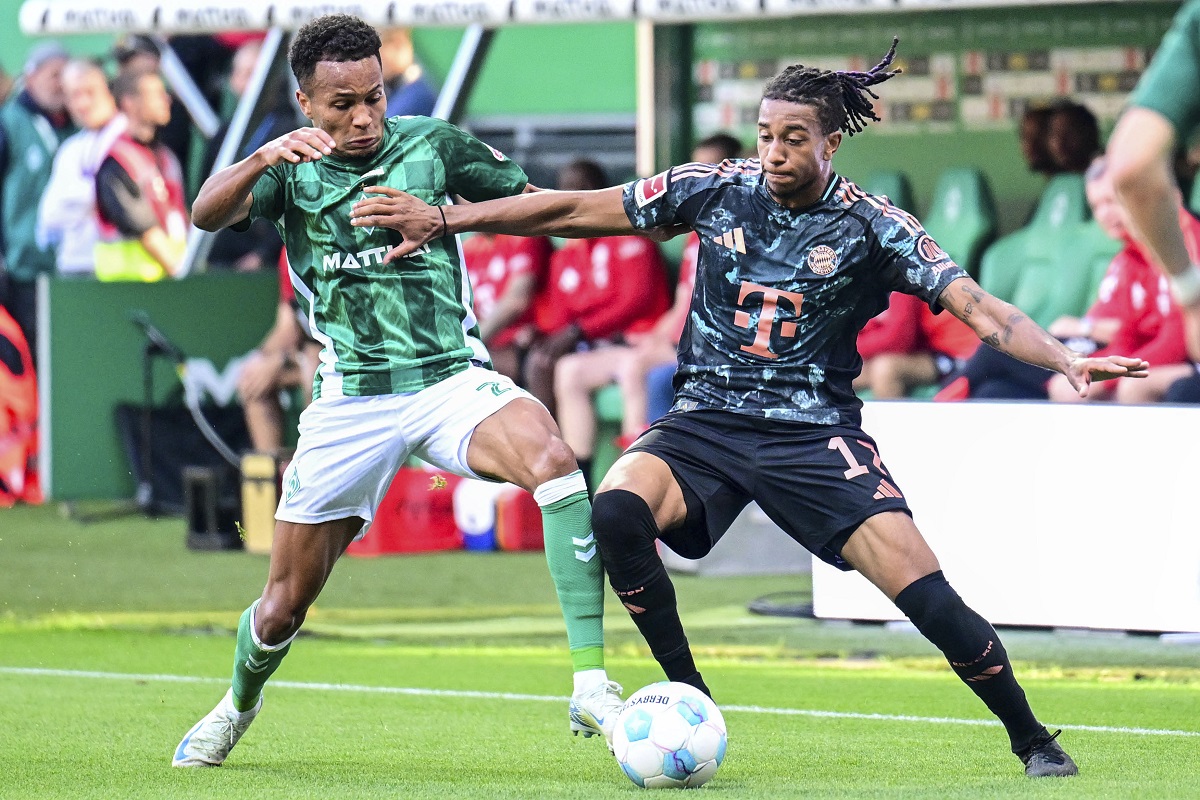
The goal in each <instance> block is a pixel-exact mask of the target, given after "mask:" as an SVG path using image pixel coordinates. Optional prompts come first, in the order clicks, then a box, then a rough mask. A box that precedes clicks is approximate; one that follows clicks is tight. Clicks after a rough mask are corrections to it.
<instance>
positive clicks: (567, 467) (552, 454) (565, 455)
mask: <svg viewBox="0 0 1200 800" xmlns="http://www.w3.org/2000/svg"><path fill="white" fill-rule="evenodd" d="M577 469H579V465H578V463H577V462H576V461H575V453H574V451H572V450H571V447H570V446H569V445H568V444H567V443H566V442H564V441H563V440H562V438H561V437H558V436H549V437H548V439H547V441H546V443H545V445H544V446H542V447H540V448H539V449H538V453H537V455H536V456H535V457H534V459H533V461H532V462H531V463H530V464H529V470H530V472H531V473H532V476H533V485H534V486H540V485H541V484H543V483H546V482H547V481H552V480H554V479H555V478H561V477H562V476H564V475H570V474H571V473H572V472H574V471H575V470H577Z"/></svg>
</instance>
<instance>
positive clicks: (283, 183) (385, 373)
mask: <svg viewBox="0 0 1200 800" xmlns="http://www.w3.org/2000/svg"><path fill="white" fill-rule="evenodd" d="M528 182H529V179H528V177H527V176H526V175H525V172H524V171H523V170H522V169H521V168H520V167H518V166H517V165H516V164H514V163H513V162H512V161H510V160H509V159H507V158H505V157H504V155H503V154H501V153H500V152H499V151H497V150H495V149H493V148H491V147H488V146H487V145H485V144H484V143H483V142H480V141H479V140H478V139H476V138H474V137H473V136H470V135H469V134H467V133H465V132H464V131H462V130H459V129H458V128H456V127H454V126H453V125H451V124H449V123H447V122H443V121H441V120H436V119H430V118H428V117H392V118H390V119H388V120H386V121H385V123H384V132H383V141H382V143H381V144H380V147H379V150H378V151H377V152H376V153H375V155H373V156H371V157H370V158H364V159H343V158H337V157H335V156H325V157H324V158H322V159H320V160H319V161H313V162H308V163H302V164H290V163H286V162H285V163H282V164H278V165H276V166H274V167H271V168H270V169H268V170H267V171H266V172H265V173H264V174H263V176H262V177H261V178H259V180H258V183H256V184H255V186H254V191H253V195H254V202H253V205H252V207H251V211H250V216H251V217H263V218H265V219H269V220H271V221H272V222H273V223H275V226H276V227H277V228H278V229H279V233H280V235H281V236H282V237H283V240H284V243H285V244H286V246H287V255H288V260H289V261H290V262H291V271H292V275H293V279H292V283H293V285H294V286H295V288H296V300H297V301H298V302H299V303H300V306H301V309H302V310H303V312H304V314H305V315H306V316H307V317H308V322H309V327H310V330H311V332H312V335H313V337H314V338H315V339H316V340H317V341H319V342H320V343H321V344H322V345H324V349H323V350H322V352H321V366H320V368H319V369H318V370H317V377H316V380H315V382H314V388H313V397H318V396H321V395H324V396H326V397H336V396H342V395H353V396H362V395H378V394H397V393H401V392H413V391H418V390H420V389H424V388H426V387H428V386H432V385H433V384H435V383H437V382H438V381H440V380H443V379H444V378H447V377H449V376H450V375H453V374H455V373H456V372H459V371H460V370H463V369H466V367H467V366H468V365H469V364H470V362H471V361H472V360H477V361H484V362H486V361H488V360H489V359H488V354H487V350H486V349H485V348H484V346H483V342H482V341H481V340H480V339H479V330H478V326H477V324H476V320H475V314H474V312H473V311H472V307H471V285H470V282H469V281H468V279H467V270H466V267H465V265H464V264H463V258H462V251H461V249H460V248H459V243H458V239H457V237H442V238H440V239H436V240H434V241H432V242H430V243H429V244H428V245H426V246H424V247H422V248H420V250H418V251H417V252H415V253H413V254H411V255H410V256H408V257H407V258H404V259H400V260H397V261H393V262H392V263H390V264H385V263H383V256H384V254H385V253H387V251H388V250H389V249H391V248H392V247H395V246H396V245H397V244H399V243H400V241H401V240H400V234H398V233H396V232H395V231H391V230H387V229H385V228H356V227H354V226H352V225H351V224H350V207H351V206H352V205H354V203H355V202H356V201H358V200H359V199H361V198H362V197H363V187H366V186H390V187H392V188H394V189H400V190H401V191H405V192H408V193H409V194H411V195H413V196H415V197H418V198H420V199H421V200H424V201H425V202H426V203H430V204H431V205H442V204H444V203H448V202H450V201H449V199H448V196H449V195H451V194H455V195H459V196H460V197H464V198H466V199H467V200H470V201H473V202H477V201H481V200H491V199H494V198H497V197H507V196H509V195H514V194H519V193H520V192H521V191H523V190H524V189H525V186H526V184H527V183H528Z"/></svg>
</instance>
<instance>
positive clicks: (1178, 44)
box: [1129, 0, 1200, 139]
mask: <svg viewBox="0 0 1200 800" xmlns="http://www.w3.org/2000/svg"><path fill="white" fill-rule="evenodd" d="M1129 103H1130V105H1134V106H1138V107H1140V108H1148V109H1150V110H1151V111H1157V112H1158V113H1160V114H1162V115H1163V116H1164V117H1166V118H1167V120H1168V121H1169V122H1170V123H1171V125H1173V126H1174V127H1175V134H1176V136H1177V137H1178V138H1180V139H1186V138H1187V137H1188V136H1190V135H1191V133H1192V131H1194V130H1195V129H1196V128H1197V126H1200V0H1189V2H1188V3H1187V4H1186V5H1184V6H1183V8H1181V9H1179V12H1178V13H1176V15H1175V19H1174V21H1172V23H1171V28H1170V30H1168V31H1167V33H1166V35H1165V36H1164V37H1163V40H1162V44H1161V45H1160V46H1159V48H1158V52H1157V53H1155V54H1154V59H1153V60H1152V61H1151V62H1150V66H1148V67H1147V68H1146V71H1145V72H1144V73H1143V74H1142V78H1141V80H1139V81H1138V85H1137V88H1135V89H1134V90H1133V95H1132V96H1131V97H1130V98H1129Z"/></svg>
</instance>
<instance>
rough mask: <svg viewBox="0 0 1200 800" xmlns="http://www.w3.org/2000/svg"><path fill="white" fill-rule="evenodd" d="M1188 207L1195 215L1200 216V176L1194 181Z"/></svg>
mask: <svg viewBox="0 0 1200 800" xmlns="http://www.w3.org/2000/svg"><path fill="white" fill-rule="evenodd" d="M1187 206H1188V208H1189V209H1191V212H1192V213H1193V214H1200V175H1197V176H1196V178H1195V179H1194V180H1193V181H1192V191H1191V194H1189V195H1188V203H1187Z"/></svg>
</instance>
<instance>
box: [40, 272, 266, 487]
mask: <svg viewBox="0 0 1200 800" xmlns="http://www.w3.org/2000/svg"><path fill="white" fill-rule="evenodd" d="M47 286H48V288H49V299H50V309H51V310H50V314H49V321H48V334H49V337H50V358H49V364H50V368H49V372H48V374H46V375H43V384H42V385H43V392H44V397H43V399H42V408H43V409H48V411H49V414H48V418H47V419H44V420H43V430H44V431H46V432H47V433H48V440H43V454H44V456H43V457H44V458H48V459H49V476H50V483H49V486H48V487H47V489H48V493H49V495H50V496H51V497H52V498H53V499H55V500H77V499H93V498H122V497H131V496H132V495H133V489H134V485H133V478H132V477H131V475H130V473H129V467H128V464H127V461H126V458H125V455H124V453H123V452H122V450H121V447H120V444H119V441H118V438H117V430H116V425H115V423H114V421H113V408H114V407H115V406H116V405H117V404H118V403H140V402H141V399H142V348H143V344H144V342H145V338H144V337H143V335H142V332H141V331H140V330H139V329H138V328H136V327H134V325H133V324H132V322H131V321H130V314H131V313H132V312H133V311H134V310H137V309H140V310H144V311H145V312H146V313H147V314H148V315H149V317H150V320H151V321H152V322H153V323H154V324H155V325H156V326H157V327H158V328H159V329H161V330H162V332H163V333H165V334H166V335H167V336H168V337H169V338H170V339H171V340H172V341H173V342H175V344H176V345H178V346H179V347H180V348H181V349H182V350H183V351H184V353H186V354H187V355H188V357H189V358H206V359H209V360H210V361H211V362H212V365H213V367H214V370H215V372H216V373H217V374H220V373H223V372H224V371H225V368H226V364H227V362H228V361H229V359H231V358H234V357H237V356H240V355H242V354H244V353H246V352H247V351H249V350H251V349H252V348H254V347H255V345H257V344H258V342H259V341H261V339H262V337H263V335H264V334H265V333H266V331H267V329H268V328H269V327H270V326H271V323H272V322H273V321H274V319H275V307H276V304H277V302H278V300H277V298H278V281H277V279H276V277H275V275H274V274H273V273H262V274H253V275H198V276H195V277H191V278H187V279H186V280H182V281H165V282H162V283H149V284H146V283H97V282H93V281H78V280H61V279H60V280H52V281H50V282H49V283H48V284H47ZM154 387H155V397H156V401H157V402H162V401H164V400H166V399H168V398H170V397H172V396H181V393H182V390H181V386H180V383H179V379H178V377H177V376H176V375H175V372H174V369H173V367H172V365H170V364H168V363H167V362H166V361H165V360H163V359H158V364H157V365H156V368H155V371H154Z"/></svg>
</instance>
